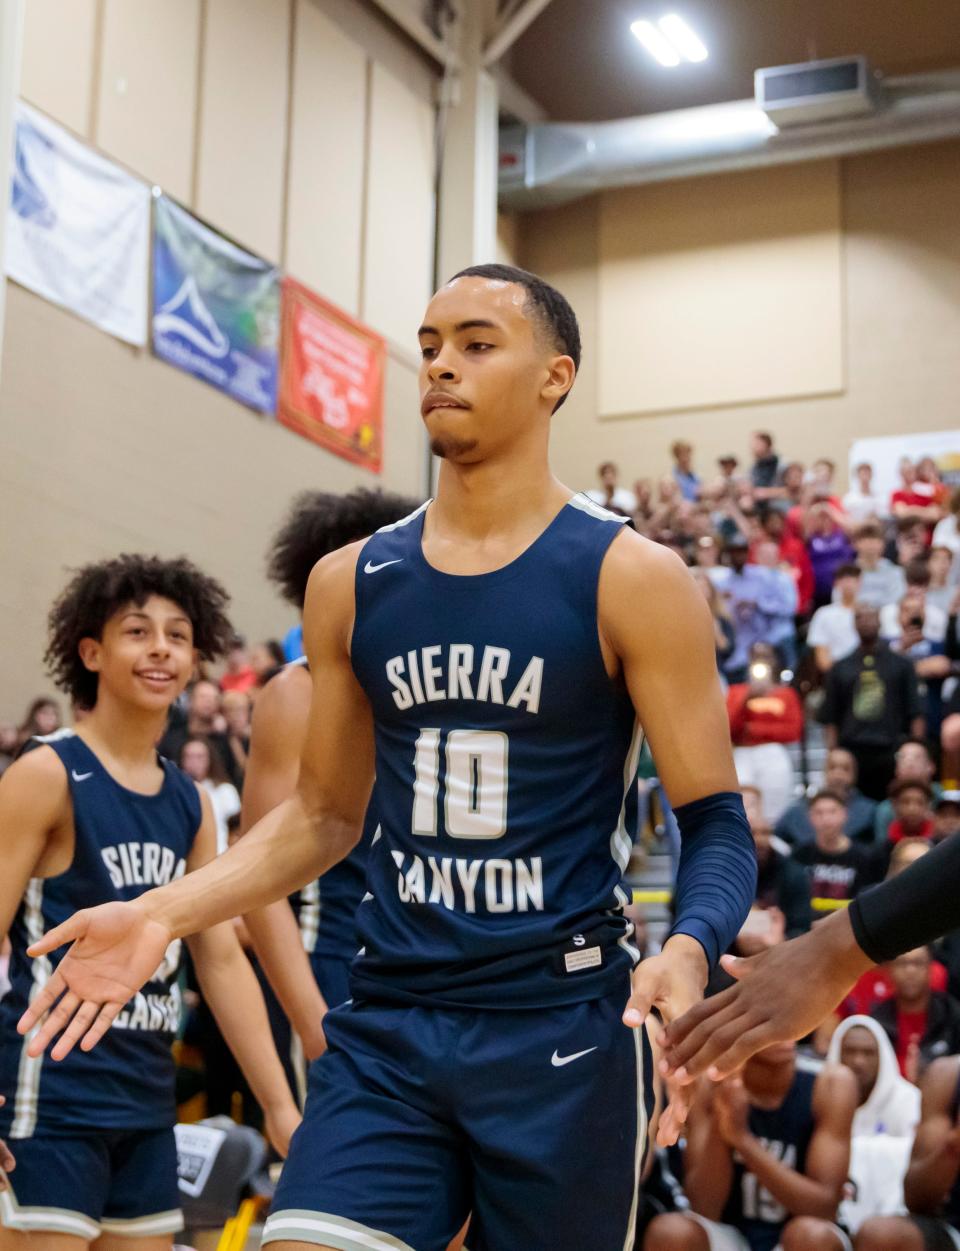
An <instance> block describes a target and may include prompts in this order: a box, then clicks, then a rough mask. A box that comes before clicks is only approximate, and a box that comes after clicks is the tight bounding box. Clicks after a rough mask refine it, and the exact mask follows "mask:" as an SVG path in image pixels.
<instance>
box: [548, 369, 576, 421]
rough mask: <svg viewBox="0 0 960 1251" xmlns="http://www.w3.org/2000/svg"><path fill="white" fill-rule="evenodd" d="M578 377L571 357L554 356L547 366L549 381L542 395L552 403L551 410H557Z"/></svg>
mask: <svg viewBox="0 0 960 1251" xmlns="http://www.w3.org/2000/svg"><path fill="white" fill-rule="evenodd" d="M576 376H577V367H576V365H574V363H573V358H572V357H570V356H554V357H552V358H551V360H550V362H549V363H548V365H547V381H546V384H545V385H544V387H543V388H542V390H541V392H540V394H541V395H542V396H543V398H544V399H545V400H549V401H550V409H551V411H553V409H555V408H556V406H557V404H559V402H560V401H561V400H562V399H563V397H564V396H565V395H566V394H567V392H568V391H569V390H570V388H571V387H572V386H573V383H574V379H575V378H576Z"/></svg>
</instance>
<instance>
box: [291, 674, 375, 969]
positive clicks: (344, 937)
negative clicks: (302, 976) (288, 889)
mask: <svg viewBox="0 0 960 1251" xmlns="http://www.w3.org/2000/svg"><path fill="white" fill-rule="evenodd" d="M291 663H292V664H293V665H302V666H303V668H305V669H308V668H309V665H308V663H307V658H306V656H301V657H300V659H299V660H294V661H292V662H291ZM376 828H377V816H376V809H375V807H374V801H373V800H372V799H371V801H370V804H369V805H368V807H367V814H366V816H365V817H364V821H363V833H362V835H361V836H360V841H359V843H357V845H356V847H354V848H353V850H352V851H351V852H350V854H349V855H348V856H345V857H344V858H343V860H340V861H339V862H338V863H337V864H335V865H334V866H333V867H332V868H330V869H328V870H327V871H326V873H324V875H323V877H319V878H317V879H316V880H315V881H313V882H310V883H309V884H308V885H307V886H304V887H303V889H302V890H298V891H294V893H293V894H292V895H291V896H290V906H291V907H292V908H293V913H294V916H295V917H296V918H297V924H298V925H299V926H300V937H301V939H302V940H303V949H304V951H305V952H306V953H307V955H309V956H326V957H329V958H331V959H334V960H347V961H349V960H352V959H353V957H354V956H355V955H356V954H357V948H358V947H359V946H360V944H359V942H358V941H357V908H358V907H359V906H360V900H361V898H362V897H363V890H364V882H365V880H366V875H367V853H368V852H369V851H370V844H371V843H372V841H373V837H374V834H375V833H376Z"/></svg>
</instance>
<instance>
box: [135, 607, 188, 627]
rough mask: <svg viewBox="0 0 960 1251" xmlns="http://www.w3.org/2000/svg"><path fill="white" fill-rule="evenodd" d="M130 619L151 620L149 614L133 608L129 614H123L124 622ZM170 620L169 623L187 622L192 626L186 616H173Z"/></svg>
mask: <svg viewBox="0 0 960 1251" xmlns="http://www.w3.org/2000/svg"><path fill="white" fill-rule="evenodd" d="M128 617H138V618H139V619H140V620H141V621H149V620H150V617H149V616H148V615H147V613H145V612H140V610H139V609H137V608H131V609H130V611H129V612H125V613H124V614H123V620H124V621H126V620H127V618H128ZM168 620H169V621H183V622H185V623H186V625H190V624H191V621H190V618H189V617H185V616H183V615H182V614H177V615H175V616H173V617H170V618H168Z"/></svg>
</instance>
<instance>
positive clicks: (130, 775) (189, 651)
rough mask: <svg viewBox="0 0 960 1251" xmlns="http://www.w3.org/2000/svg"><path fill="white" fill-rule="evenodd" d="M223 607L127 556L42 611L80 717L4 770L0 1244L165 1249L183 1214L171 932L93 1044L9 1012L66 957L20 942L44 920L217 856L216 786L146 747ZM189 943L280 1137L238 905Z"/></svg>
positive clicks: (188, 570) (208, 581)
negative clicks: (33, 1034)
mask: <svg viewBox="0 0 960 1251" xmlns="http://www.w3.org/2000/svg"><path fill="white" fill-rule="evenodd" d="M226 605H227V595H226V592H225V591H224V590H223V588H222V587H221V586H220V584H219V583H218V582H216V581H214V579H213V578H210V577H208V576H207V575H206V574H204V573H201V572H200V570H199V569H197V568H195V566H193V565H192V564H190V562H189V561H187V560H161V559H160V558H158V557H149V556H136V555H124V556H119V557H117V558H116V559H114V560H106V561H102V562H100V563H98V564H93V565H88V566H86V567H85V568H83V569H81V570H79V571H78V572H77V573H76V574H75V575H74V577H73V578H72V580H71V581H70V583H69V584H68V585H67V587H66V588H65V590H64V591H63V592H62V594H61V595H60V596H59V598H58V599H57V601H56V603H55V604H54V606H53V608H52V609H51V611H50V617H49V640H48V646H47V652H46V660H47V665H48V668H49V671H50V674H51V676H52V677H53V678H54V679H55V681H56V682H57V684H58V686H60V688H61V689H62V690H64V691H66V692H67V694H68V695H69V696H70V697H71V699H72V700H73V701H74V703H75V705H77V706H79V707H82V708H84V709H89V713H88V715H87V716H86V717H85V718H84V720H83V722H82V724H81V725H80V726H79V728H78V729H77V731H76V733H68V734H66V735H64V734H63V732H60V733H58V734H56V735H51V736H50V737H49V738H47V739H45V740H44V739H41V740H37V741H36V743H35V750H32V751H30V752H28V753H27V754H26V755H23V756H22V757H21V758H20V759H19V760H17V761H16V762H15V763H14V764H13V765H11V766H10V768H9V769H8V770H7V771H6V773H5V774H4V775H3V778H2V779H0V862H2V864H3V872H2V874H0V934H6V933H9V935H10V941H11V945H12V955H11V961H10V981H11V989H10V991H9V993H8V994H7V995H5V996H4V998H3V1000H2V1001H0V1092H2V1094H3V1096H5V1100H6V1102H5V1105H4V1106H3V1107H2V1108H0V1136H2V1137H3V1138H5V1139H6V1140H7V1142H8V1144H9V1149H2V1150H0V1167H2V1169H3V1170H4V1171H3V1172H0V1249H2V1251H20V1248H23V1249H24V1251H25V1249H26V1248H27V1247H34V1246H40V1245H42V1246H43V1247H44V1251H67V1249H68V1248H69V1251H77V1249H78V1248H79V1247H81V1246H86V1245H88V1244H90V1243H92V1242H94V1241H96V1245H97V1251H117V1249H118V1248H121V1247H122V1248H123V1249H124V1251H166V1248H169V1247H170V1246H171V1242H172V1235H173V1233H174V1232H175V1231H176V1230H178V1229H180V1228H181V1227H182V1221H181V1217H180V1212H179V1198H178V1190H177V1161H176V1149H175V1145H174V1138H173V1125H174V1121H175V1103H174V1068H173V1058H172V1055H171V1052H170V1044H171V1042H172V1041H173V1038H174V1037H175V1035H176V1031H177V1028H178V1025H179V1020H180V991H179V986H178V984H177V971H178V966H179V956H180V943H179V941H176V942H173V943H171V944H170V946H169V948H168V949H167V950H166V952H165V953H164V955H163V959H162V960H161V961H160V962H159V965H158V967H157V968H156V969H155V970H154V972H153V973H152V975H151V976H150V978H149V980H148V981H147V983H146V985H145V986H144V987H143V990H142V991H139V992H138V993H137V994H136V995H134V996H133V998H132V999H131V1000H130V1001H129V1003H127V1004H126V1005H125V1007H124V1009H123V1011H122V1012H121V1013H120V1015H119V1016H118V1017H117V1019H116V1021H115V1022H114V1026H113V1029H111V1031H110V1037H109V1038H108V1039H106V1040H105V1046H104V1047H103V1048H99V1049H98V1051H97V1052H95V1053H85V1052H82V1051H77V1052H73V1053H71V1054H70V1055H68V1056H65V1057H63V1056H62V1055H60V1054H59V1053H58V1054H57V1055H56V1056H55V1057H54V1058H52V1059H51V1058H47V1057H44V1058H40V1057H36V1058H34V1057H31V1056H30V1055H28V1053H27V1046H28V1043H27V1041H26V1040H24V1039H23V1038H21V1037H20V1036H19V1035H18V1034H17V1030H16V1025H17V1020H18V1018H19V1017H20V1015H21V1014H22V1012H23V1011H24V1010H25V1008H26V1007H27V1005H28V1004H29V1003H30V1002H31V1001H32V1000H33V999H34V997H35V996H36V995H37V994H38V993H39V992H40V991H41V990H42V988H43V986H44V985H45V984H46V982H47V981H48V980H49V978H50V977H51V976H52V974H53V972H54V970H55V968H56V966H57V964H58V963H59V957H60V955H61V954H62V953H59V952H54V953H51V955H50V956H49V957H45V958H44V959H42V960H36V961H31V960H29V959H28V958H27V956H26V948H27V947H28V946H29V944H30V943H31V942H33V941H34V940H35V938H36V937H37V935H39V934H40V933H42V931H43V930H44V929H45V928H46V927H47V926H48V925H50V924H53V923H56V922H57V921H58V920H62V919H64V918H65V917H67V916H69V915H70V914H71V913H73V912H76V911H77V910H78V909H83V908H90V907H94V906H95V905H97V904H101V903H107V902H110V901H119V900H131V899H136V898H137V897H138V896H139V895H141V894H142V893H143V892H144V891H146V890H149V889H150V888H152V887H156V886H161V885H164V884H166V883H168V882H172V881H175V880H176V879H177V878H178V877H180V876H182V875H183V874H184V873H188V872H190V871H192V870H194V869H197V868H199V867H200V866H201V865H204V864H206V863H207V862H208V861H209V860H212V859H213V857H214V856H215V854H216V829H215V825H214V819H213V813H212V811H211V808H210V801H209V799H208V797H207V796H206V795H205V794H204V793H203V792H202V791H200V789H199V788H198V787H197V785H196V784H195V783H194V782H192V781H191V780H190V779H189V778H188V777H187V776H186V774H184V773H182V772H181V771H180V770H179V769H178V768H176V767H175V766H174V765H172V764H171V763H170V762H169V761H167V760H164V759H162V758H161V757H160V756H158V754H157V751H156V747H155V744H156V742H157V740H158V738H159V737H160V734H161V732H162V730H163V727H164V724H165V722H166V718H167V713H168V711H169V709H170V705H171V704H172V703H173V701H174V700H175V699H176V698H177V696H178V695H179V694H180V693H181V691H182V690H183V689H184V687H185V686H186V684H187V682H188V681H189V679H190V676H191V674H192V673H193V670H194V666H195V665H196V662H197V660H198V658H199V659H204V660H213V659H215V658H216V657H217V656H218V655H219V654H220V653H221V652H222V651H223V649H224V647H225V646H226V644H227V642H228V640H229V638H230V636H231V633H232V631H231V627H230V622H229V621H228V619H227V616H226ZM189 943H190V950H191V953H192V955H193V958H194V962H195V964H196V969H197V974H198V977H199V979H200V984H201V986H202V988H203V992H204V995H205V996H206V998H207V1001H208V1002H209V1004H210V1006H211V1008H212V1009H213V1011H214V1013H215V1015H216V1017H217V1020H218V1022H219V1024H220V1028H221V1029H222V1031H223V1033H224V1036H225V1037H226V1039H227V1041H228V1043H229V1044H230V1046H231V1048H232V1049H233V1051H234V1054H235V1055H236V1057H237V1059H238V1061H239V1062H240V1064H241V1066H242V1068H243V1070H244V1073H245V1075H246V1077H247V1080H248V1081H249V1083H250V1086H251V1088H252V1089H253V1091H254V1092H255V1094H256V1096H257V1098H258V1099H259V1100H260V1103H261V1105H262V1107H263V1110H264V1115H265V1120H266V1126H267V1129H268V1132H269V1134H270V1137H271V1139H272V1140H273V1142H274V1144H275V1146H276V1147H277V1148H278V1149H279V1150H281V1151H284V1152H285V1150H286V1145H287V1143H288V1141H289V1138H290V1135H291V1133H292V1131H293V1129H294V1128H295V1126H296V1124H297V1122H298V1120H299V1115H298V1113H297V1110H296V1107H295V1105H294V1103H293V1100H292V1099H291V1097H290V1093H289V1090H288V1088H287V1084H286V1081H285V1079H284V1075H283V1070H282V1068H281V1065H280V1062H279V1060H278V1058H277V1054H276V1051H275V1050H274V1047H273V1045H272V1042H271V1039H270V1032H269V1027H268V1024H267V1017H266V1011H265V1009H264V1005H263V999H262V996H261V994H260V991H259V987H258V986H257V983H256V979H255V977H254V975H253V972H252V970H251V968H250V964H249V961H248V960H247V959H246V957H245V956H244V954H243V952H242V950H241V948H240V945H239V943H238V941H237V938H236V935H235V933H234V930H233V927H232V925H231V924H230V922H229V921H226V922H223V923H221V924H219V925H215V926H212V927H211V928H209V929H206V930H205V931H203V932H202V933H198V934H196V935H195V936H194V937H193V938H191V939H190V940H189ZM11 1150H12V1156H11ZM14 1165H15V1171H13V1170H14ZM7 1174H9V1175H7Z"/></svg>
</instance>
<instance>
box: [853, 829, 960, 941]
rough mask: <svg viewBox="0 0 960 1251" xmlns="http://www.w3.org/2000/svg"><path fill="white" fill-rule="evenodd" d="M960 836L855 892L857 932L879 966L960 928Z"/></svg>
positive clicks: (854, 920) (954, 836)
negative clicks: (884, 880) (906, 867)
mask: <svg viewBox="0 0 960 1251" xmlns="http://www.w3.org/2000/svg"><path fill="white" fill-rule="evenodd" d="M958 881H960V836H958V835H956V834H954V835H951V837H950V838H948V839H946V840H945V841H944V842H942V843H941V844H940V846H939V847H935V848H934V849H933V851H931V852H930V853H929V854H928V855H926V856H922V857H921V858H920V859H919V860H916V861H914V863H913V864H912V865H911V866H910V868H909V869H904V871H903V872H902V873H898V874H897V876H896V877H894V878H890V879H889V880H888V881H886V882H881V884H880V885H879V886H872V887H871V888H870V889H869V890H866V891H863V892H862V893H861V894H859V895H857V897H856V899H854V901H853V903H851V905H850V908H849V916H850V924H851V925H852V926H853V936H854V938H855V939H856V940H857V943H858V944H859V946H860V947H861V949H862V950H863V952H864V954H865V955H868V956H869V957H870V959H871V960H873V961H874V962H875V963H877V964H881V963H882V962H883V961H884V960H893V959H895V957H897V956H901V955H903V953H904V952H905V951H913V950H914V948H916V947H923V946H925V945H926V944H927V943H931V942H933V940H934V939H935V938H942V937H943V936H944V935H945V934H949V933H950V932H951V931H952V930H955V929H960V891H958V890H957V882H958Z"/></svg>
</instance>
